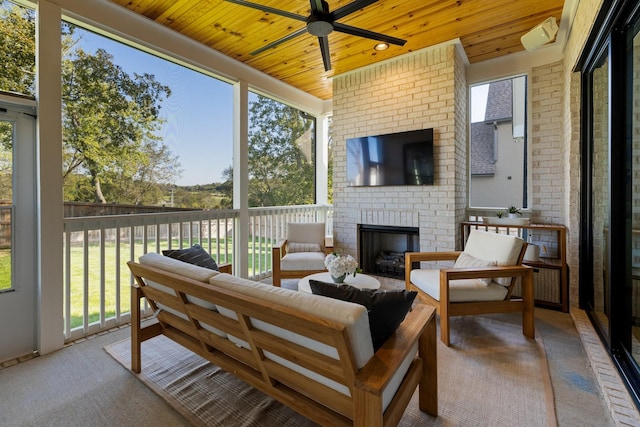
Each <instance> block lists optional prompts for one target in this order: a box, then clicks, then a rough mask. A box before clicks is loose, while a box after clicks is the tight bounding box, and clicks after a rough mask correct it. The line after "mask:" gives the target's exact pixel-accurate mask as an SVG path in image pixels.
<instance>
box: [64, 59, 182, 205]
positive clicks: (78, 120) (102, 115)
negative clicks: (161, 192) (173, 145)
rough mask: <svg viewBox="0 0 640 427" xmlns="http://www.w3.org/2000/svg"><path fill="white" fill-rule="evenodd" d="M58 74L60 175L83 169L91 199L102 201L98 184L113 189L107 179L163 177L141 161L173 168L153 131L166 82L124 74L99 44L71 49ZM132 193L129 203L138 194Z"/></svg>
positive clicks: (158, 124)
mask: <svg viewBox="0 0 640 427" xmlns="http://www.w3.org/2000/svg"><path fill="white" fill-rule="evenodd" d="M62 75H63V89H62V98H63V127H64V132H63V142H64V158H63V166H64V172H63V176H64V177H65V179H66V178H67V177H68V176H69V175H71V174H72V173H83V174H86V175H87V176H88V177H89V179H90V181H91V184H92V186H93V188H94V190H95V200H96V201H97V202H100V203H106V198H105V196H104V193H103V190H102V184H103V183H104V184H106V185H107V186H109V187H110V188H111V189H112V190H113V189H116V188H117V186H116V185H110V184H114V183H119V184H123V183H130V182H131V181H132V180H133V181H134V182H136V180H135V178H136V177H138V178H142V177H146V178H152V179H154V178H158V177H160V176H162V177H166V174H163V173H159V174H155V175H153V174H152V173H151V171H150V168H149V167H147V168H145V165H146V166H149V165H151V167H154V166H155V167H157V166H158V165H164V167H165V168H167V167H170V168H172V169H174V168H175V166H176V164H177V160H176V159H175V158H173V157H172V156H171V153H170V151H169V150H168V149H167V147H166V146H165V145H164V144H162V143H161V140H160V137H159V136H157V135H156V134H155V133H154V132H156V131H158V130H159V129H160V127H161V125H162V120H161V119H160V116H159V115H160V108H161V103H162V101H163V100H164V98H165V97H166V96H170V94H171V90H170V89H169V87H167V86H163V85H162V84H160V83H159V82H157V81H156V80H155V77H154V76H153V75H150V74H146V73H145V74H142V75H140V74H137V73H134V75H133V77H132V76H129V75H128V74H127V73H126V72H124V71H123V70H122V68H121V67H120V66H118V65H115V64H114V63H113V57H112V55H110V54H108V53H107V52H106V51H105V50H103V49H98V50H97V51H96V53H95V54H94V55H91V54H87V53H86V52H84V51H83V50H82V49H79V48H77V49H75V50H74V52H73V54H72V55H71V57H70V58H69V59H68V60H65V61H64V63H63V72H62ZM151 182H154V181H151ZM137 183H138V184H141V181H140V180H138V181H137ZM138 190H141V188H138ZM137 192H138V193H139V191H137ZM122 194H129V195H132V194H131V193H122V192H120V196H122ZM114 197H115V195H114ZM132 197H133V199H132V200H131V198H130V200H127V201H128V202H129V203H139V202H140V201H141V200H142V199H144V197H142V196H141V195H140V194H137V195H136V194H133V195H132Z"/></svg>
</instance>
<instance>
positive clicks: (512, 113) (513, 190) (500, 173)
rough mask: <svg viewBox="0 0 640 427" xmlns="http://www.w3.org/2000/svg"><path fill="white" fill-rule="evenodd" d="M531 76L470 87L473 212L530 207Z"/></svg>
mask: <svg viewBox="0 0 640 427" xmlns="http://www.w3.org/2000/svg"><path fill="white" fill-rule="evenodd" d="M526 93H527V78H526V76H517V77H512V78H508V79H504V80H497V81H493V82H488V83H482V84H478V85H474V86H471V88H470V95H469V100H470V118H471V120H470V125H469V141H470V147H469V153H470V154H469V166H470V174H469V175H470V183H469V189H470V196H469V202H470V206H471V207H475V208H500V209H503V208H505V207H507V206H516V207H518V208H526V207H527V191H526V189H527V167H526V165H527V157H526V156H527V132H526V129H527V124H526V117H527V112H526V105H527V103H526Z"/></svg>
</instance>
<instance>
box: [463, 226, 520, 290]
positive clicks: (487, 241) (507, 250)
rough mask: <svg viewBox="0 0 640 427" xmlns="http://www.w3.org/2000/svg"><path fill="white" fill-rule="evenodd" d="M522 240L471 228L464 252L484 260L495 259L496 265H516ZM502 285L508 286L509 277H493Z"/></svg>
mask: <svg viewBox="0 0 640 427" xmlns="http://www.w3.org/2000/svg"><path fill="white" fill-rule="evenodd" d="M523 243H524V240H522V239H520V238H518V237H515V236H509V235H507V234H499V233H489V232H486V231H481V230H471V232H470V233H469V237H468V238H467V243H466V245H465V247H464V253H466V254H467V255H471V256H472V257H475V258H479V259H483V260H486V261H495V262H496V265H499V266H503V265H516V264H517V263H518V256H519V255H520V251H521V249H522V245H523ZM494 281H495V282H497V283H498V284H500V285H502V286H509V284H510V283H511V278H510V277H500V278H497V279H494Z"/></svg>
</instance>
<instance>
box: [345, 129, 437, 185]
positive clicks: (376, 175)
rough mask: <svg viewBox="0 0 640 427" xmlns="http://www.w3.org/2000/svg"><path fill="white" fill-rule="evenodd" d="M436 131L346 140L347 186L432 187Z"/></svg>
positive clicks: (418, 131)
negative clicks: (434, 134) (434, 135)
mask: <svg viewBox="0 0 640 427" xmlns="http://www.w3.org/2000/svg"><path fill="white" fill-rule="evenodd" d="M433 163H434V162H433V129H423V130H414V131H408V132H399V133H390V134H386V135H376V136H364V137H360V138H349V139H347V185H349V186H353V187H356V186H363V187H366V186H377V185H433V182H434V170H433Z"/></svg>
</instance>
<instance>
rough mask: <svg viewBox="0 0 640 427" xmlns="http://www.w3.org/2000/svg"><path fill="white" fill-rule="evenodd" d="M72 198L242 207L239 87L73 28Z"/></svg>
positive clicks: (67, 46) (68, 176)
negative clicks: (235, 176)
mask: <svg viewBox="0 0 640 427" xmlns="http://www.w3.org/2000/svg"><path fill="white" fill-rule="evenodd" d="M63 47H64V48H63V58H62V61H63V76H62V78H63V82H62V86H63V94H62V97H63V143H64V163H63V168H64V170H63V173H64V196H65V201H68V202H69V201H77V202H99V203H116V204H131V205H155V206H158V205H165V206H171V207H180V208H192V209H221V208H231V207H232V188H233V185H232V181H231V180H232V175H231V173H230V171H231V167H232V164H233V128H232V123H233V119H232V114H233V108H232V107H233V87H232V85H231V84H229V83H226V82H224V81H222V80H219V79H217V78H214V77H212V76H209V75H206V74H204V73H201V72H198V71H194V70H193V69H190V68H187V67H185V66H182V65H178V64H176V63H174V62H171V61H168V60H166V59H163V58H160V57H158V56H155V55H152V54H150V53H147V52H144V51H142V50H139V49H136V48H134V47H131V46H128V45H125V44H123V43H119V42H116V41H114V40H112V39H110V38H107V37H105V36H102V35H98V34H96V33H93V32H90V31H87V30H85V29H83V28H81V27H78V26H74V25H72V24H65V28H63Z"/></svg>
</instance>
